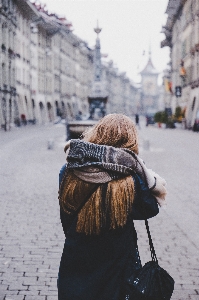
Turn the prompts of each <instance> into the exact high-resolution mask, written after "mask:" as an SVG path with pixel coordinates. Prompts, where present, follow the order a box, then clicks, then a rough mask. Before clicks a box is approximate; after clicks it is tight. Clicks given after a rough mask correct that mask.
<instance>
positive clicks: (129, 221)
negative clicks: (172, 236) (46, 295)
mask: <svg viewBox="0 0 199 300" xmlns="http://www.w3.org/2000/svg"><path fill="white" fill-rule="evenodd" d="M66 150H67V164H66V165H64V166H63V167H62V169H61V171H60V189H59V201H60V215H61V222H62V226H63V230H64V234H65V237H66V240H65V245H64V249H63V254H62V258H61V263H60V269H59V278H58V299H59V300H125V299H126V293H125V283H126V281H127V279H128V277H129V276H130V275H132V273H133V271H136V270H137V269H138V268H140V266H141V262H140V258H139V253H138V249H137V236H136V231H135V228H134V224H133V220H143V219H145V218H151V217H154V216H155V215H157V214H158V212H159V209H158V204H157V202H158V203H159V204H160V205H162V204H163V202H164V199H165V194H166V190H165V187H164V186H165V181H164V180H163V179H162V178H161V177H159V176H158V175H157V174H155V173H154V172H153V171H151V170H148V169H147V168H146V166H145V165H144V163H143V161H142V160H141V159H140V158H139V157H138V136H137V132H136V129H135V125H134V123H133V122H132V120H131V119H130V118H128V117H126V116H124V115H122V114H110V115H107V116H105V117H104V118H103V119H101V120H100V121H99V122H98V123H97V124H96V125H95V126H94V127H93V128H92V129H91V130H89V131H88V132H87V133H85V135H84V138H83V140H71V141H70V143H68V144H67V145H66V147H65V151H66ZM135 300H136V299H135Z"/></svg>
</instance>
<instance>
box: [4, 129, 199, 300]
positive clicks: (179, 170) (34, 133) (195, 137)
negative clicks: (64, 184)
mask: <svg viewBox="0 0 199 300" xmlns="http://www.w3.org/2000/svg"><path fill="white" fill-rule="evenodd" d="M141 125H142V124H141ZM138 132H139V136H140V145H141V150H140V156H141V157H142V158H143V159H144V160H145V162H146V165H147V167H149V168H152V169H153V170H154V171H156V172H157V173H159V174H160V175H161V176H162V177H164V178H165V179H166V181H167V189H168V196H167V200H168V201H167V202H168V205H167V208H166V209H161V210H160V213H159V215H158V216H157V217H155V218H154V219H151V220H150V221H149V224H150V230H151V234H152V237H153V241H154V246H155V249H156V254H157V257H158V258H159V264H160V266H162V267H163V268H165V269H166V270H167V271H168V272H169V273H170V274H171V276H172V277H173V278H174V279H175V291H174V293H173V296H172V299H175V300H188V299H191V300H195V299H198V300H199V234H198V231H199V217H198V212H199V159H198V152H199V133H194V132H191V131H185V130H181V129H173V130H172V129H163V128H156V127H152V126H151V127H147V128H146V127H144V126H142V128H141V129H139V130H138ZM50 139H53V141H54V147H53V149H48V147H47V146H48V141H49V140H50ZM147 141H149V144H150V148H149V150H146V147H145V145H146V142H147ZM64 144H65V128H64V126H62V125H47V126H32V127H31V126H27V127H23V128H20V129H16V128H14V129H13V131H11V132H7V133H5V132H3V131H1V132H0V186H1V188H0V202H1V210H0V249H1V251H0V300H18V299H19V300H29V299H31V300H57V298H58V297H57V286H56V284H57V282H56V281H57V273H58V268H59V262H60V258H61V254H62V248H63V244H64V234H63V231H62V226H61V223H60V219H59V205H58V199H57V191H58V173H59V170H60V168H61V166H62V165H63V164H64V163H65V154H64V152H63V146H64ZM135 225H136V229H137V231H138V239H139V241H138V242H139V246H140V255H141V259H142V262H143V263H144V262H146V261H147V260H149V259H150V252H149V250H148V241H147V236H146V230H145V227H144V222H143V221H136V224H135ZM66 300H67V299H66ZM74 300H75V299H74ZM85 300H86V299H85ZM93 300H95V299H93Z"/></svg>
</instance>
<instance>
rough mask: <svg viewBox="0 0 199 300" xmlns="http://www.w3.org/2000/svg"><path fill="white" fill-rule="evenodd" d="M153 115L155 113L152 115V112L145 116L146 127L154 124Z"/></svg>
mask: <svg viewBox="0 0 199 300" xmlns="http://www.w3.org/2000/svg"><path fill="white" fill-rule="evenodd" d="M154 115H155V113H153V112H150V113H147V114H146V126H148V125H150V124H155V120H154Z"/></svg>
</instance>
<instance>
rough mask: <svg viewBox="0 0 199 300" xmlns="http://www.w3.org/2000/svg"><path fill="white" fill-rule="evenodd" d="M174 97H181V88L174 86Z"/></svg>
mask: <svg viewBox="0 0 199 300" xmlns="http://www.w3.org/2000/svg"><path fill="white" fill-rule="evenodd" d="M175 95H176V97H177V98H178V97H181V96H182V88H181V86H176V87H175Z"/></svg>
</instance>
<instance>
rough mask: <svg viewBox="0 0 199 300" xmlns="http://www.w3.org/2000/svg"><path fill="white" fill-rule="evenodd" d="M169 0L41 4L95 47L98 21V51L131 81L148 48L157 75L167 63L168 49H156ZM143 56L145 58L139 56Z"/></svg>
mask: <svg viewBox="0 0 199 300" xmlns="http://www.w3.org/2000/svg"><path fill="white" fill-rule="evenodd" d="M168 1H169V0H56V1H55V0H41V3H42V4H44V3H45V4H46V5H47V8H48V10H49V12H55V13H57V14H58V15H61V16H65V17H66V18H67V20H69V21H71V22H72V24H73V29H74V31H73V32H74V34H76V35H77V36H79V37H80V38H81V39H83V40H85V41H87V42H88V44H89V46H90V47H93V46H94V44H95V39H96V33H94V31H93V28H94V27H95V26H96V24H97V20H98V21H99V26H100V27H101V28H102V32H101V33H100V39H101V51H102V53H104V54H108V58H107V59H109V60H113V61H114V63H115V65H116V66H117V67H118V68H119V71H121V72H126V73H127V76H128V77H130V78H131V79H133V80H134V81H139V79H140V78H139V76H138V73H139V71H141V69H142V68H143V67H144V65H145V64H146V60H147V59H148V51H149V44H151V50H152V61H153V64H154V66H155V68H156V69H157V70H158V71H159V72H161V71H162V70H164V69H165V68H166V67H167V63H168V62H169V48H168V47H166V48H163V49H161V48H160V42H161V41H162V40H163V39H164V34H162V33H160V32H161V29H162V25H165V23H166V18H167V15H166V14H165V11H166V7H167V4H168ZM144 52H145V55H143V54H144Z"/></svg>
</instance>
